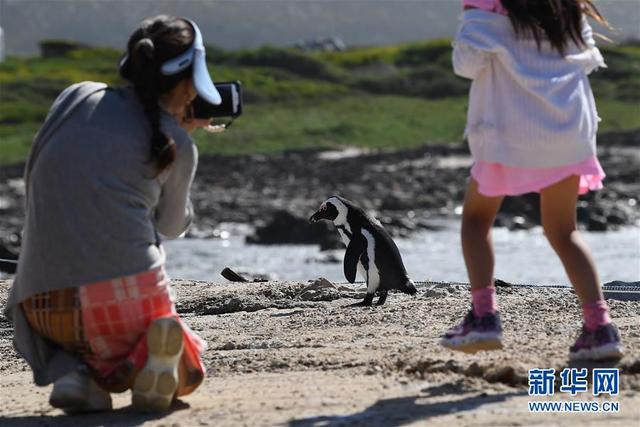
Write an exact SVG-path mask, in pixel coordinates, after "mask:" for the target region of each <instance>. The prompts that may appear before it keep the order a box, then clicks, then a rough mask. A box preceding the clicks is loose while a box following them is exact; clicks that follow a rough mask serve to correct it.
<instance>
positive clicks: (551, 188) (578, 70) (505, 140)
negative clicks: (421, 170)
mask: <svg viewBox="0 0 640 427" xmlns="http://www.w3.org/2000/svg"><path fill="white" fill-rule="evenodd" d="M463 3H464V8H465V12H464V14H463V17H462V23H461V26H460V28H459V30H458V33H457V35H456V39H455V43H454V52H453V68H454V71H455V73H456V74H458V75H460V76H462V77H466V78H469V79H471V80H473V84H472V86H471V90H470V94H469V111H468V117H467V129H466V134H467V137H468V140H469V146H470V149H471V153H472V156H473V159H474V161H475V162H474V164H473V167H472V168H471V180H470V183H469V185H468V188H467V193H466V196H465V201H464V212H463V216H462V231H461V234H462V249H463V254H464V259H465V263H466V266H467V271H468V274H469V281H470V282H471V298H472V310H471V311H470V312H469V313H468V314H467V315H466V317H465V318H464V320H463V321H462V323H461V324H460V325H459V326H457V327H455V328H453V329H451V330H450V331H448V332H447V333H446V334H445V335H444V336H443V338H442V341H441V343H442V345H443V346H445V347H447V348H450V349H453V350H460V351H464V352H469V353H474V352H476V351H479V350H491V349H498V348H502V342H501V339H502V328H501V324H500V315H499V313H498V311H497V306H496V297H495V293H496V290H495V287H494V283H493V266H494V256H493V246H492V242H491V227H492V224H493V221H494V219H495V216H496V213H497V212H498V209H499V208H500V204H501V202H502V199H503V197H504V196H507V195H518V194H523V193H528V192H539V193H540V211H541V218H542V226H543V228H544V232H545V234H546V236H547V239H548V240H549V243H550V244H551V246H552V247H553V249H554V250H555V252H556V253H557V254H558V256H559V257H560V260H561V261H562V263H563V265H564V268H565V270H566V272H567V275H568V276H569V280H570V281H571V284H572V285H573V288H574V289H575V291H576V294H577V295H578V298H579V299H580V302H581V304H582V311H583V315H584V324H583V328H582V332H581V334H580V336H579V338H578V339H577V341H576V343H575V344H574V345H573V346H572V347H571V348H570V351H569V357H570V358H571V359H594V360H597V359H608V358H620V357H622V352H623V349H622V346H621V344H620V338H619V336H618V333H617V331H616V329H615V328H614V326H613V325H612V324H611V319H610V318H609V313H608V307H607V303H606V302H605V300H604V297H603V294H602V290H601V289H600V286H599V279H598V275H597V273H596V269H595V266H594V263H593V260H592V258H591V255H590V254H589V251H588V249H587V248H586V246H585V244H584V243H583V241H582V239H581V238H580V235H579V233H578V231H577V229H576V212H575V210H576V202H577V197H578V194H584V193H586V192H588V191H589V190H597V189H600V188H602V182H601V181H602V179H603V178H604V176H605V175H604V172H603V171H602V168H601V167H600V164H599V162H598V159H597V157H596V148H595V141H596V131H597V123H598V121H599V118H598V115H597V112H596V108H595V102H594V99H593V94H592V92H591V87H590V85H589V81H588V78H587V75H588V74H589V73H590V72H591V71H593V70H594V69H596V68H597V67H605V64H604V61H603V59H602V56H601V55H600V52H599V51H598V49H597V48H596V47H595V42H594V40H593V37H592V31H591V27H590V26H589V24H588V23H587V21H586V18H585V16H589V17H591V18H594V19H595V20H596V21H598V22H599V23H601V24H603V25H605V26H607V25H608V24H607V23H606V21H605V19H604V18H603V17H602V15H600V13H599V12H598V10H597V9H596V8H595V6H593V4H592V3H591V1H590V0H549V1H531V0H502V2H500V1H499V0H465V1H464V2H463Z"/></svg>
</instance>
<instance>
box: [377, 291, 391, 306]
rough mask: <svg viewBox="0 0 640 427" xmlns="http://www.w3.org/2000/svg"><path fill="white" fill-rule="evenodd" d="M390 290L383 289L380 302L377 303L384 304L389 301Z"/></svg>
mask: <svg viewBox="0 0 640 427" xmlns="http://www.w3.org/2000/svg"><path fill="white" fill-rule="evenodd" d="M388 293H389V292H387V291H381V292H380V298H378V302H377V303H376V305H384V303H385V302H386V301H387V294H388Z"/></svg>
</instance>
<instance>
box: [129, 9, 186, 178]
mask: <svg viewBox="0 0 640 427" xmlns="http://www.w3.org/2000/svg"><path fill="white" fill-rule="evenodd" d="M192 41H193V30H192V29H191V26H190V25H189V24H188V23H187V22H186V21H183V20H182V19H179V18H174V17H169V16H164V15H163V16H158V17H155V18H151V19H148V20H145V21H144V22H142V24H141V26H140V28H139V29H138V30H136V31H135V32H134V33H133V34H132V36H131V38H130V39H129V44H128V49H127V51H128V53H127V55H128V56H127V59H126V60H125V61H124V63H122V64H121V67H120V74H121V75H122V77H123V78H125V79H127V80H128V81H130V82H131V83H132V84H133V89H134V91H135V93H136V95H137V96H138V99H139V100H140V103H141V104H142V107H143V110H144V113H145V115H146V117H147V119H148V120H149V124H150V127H151V150H150V154H151V161H152V162H153V163H154V164H155V166H156V169H157V172H158V173H160V172H162V171H163V170H164V169H166V168H167V167H168V166H169V165H171V163H173V161H174V160H175V158H176V146H175V143H174V141H173V140H172V139H171V138H169V137H168V136H167V135H166V134H165V133H164V132H163V131H162V128H161V122H160V117H161V110H160V104H159V100H160V97H161V96H162V95H163V94H165V93H167V92H169V91H170V90H171V89H173V88H174V87H175V86H176V85H177V84H178V83H179V82H180V81H181V80H183V79H184V78H186V77H188V76H190V75H191V68H190V67H189V68H187V69H186V70H184V71H182V72H180V73H178V74H176V75H172V76H165V75H163V74H162V73H161V71H160V67H161V66H162V63H163V62H165V61H167V60H168V59H171V58H173V57H175V56H177V55H179V54H180V53H182V52H184V51H185V50H187V49H188V48H189V46H190V45H191V43H192Z"/></svg>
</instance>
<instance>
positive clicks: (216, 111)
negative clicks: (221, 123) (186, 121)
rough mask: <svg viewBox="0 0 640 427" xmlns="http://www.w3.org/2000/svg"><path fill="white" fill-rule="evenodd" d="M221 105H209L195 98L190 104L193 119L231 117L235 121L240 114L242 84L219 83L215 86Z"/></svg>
mask: <svg viewBox="0 0 640 427" xmlns="http://www.w3.org/2000/svg"><path fill="white" fill-rule="evenodd" d="M215 86H216V89H217V90H218V93H220V98H222V103H220V105H213V104H209V103H208V102H207V101H205V100H204V99H202V98H201V97H200V96H197V97H196V99H194V100H193V102H192V103H191V107H192V109H193V117H194V118H196V119H212V118H216V117H231V118H233V119H235V118H236V117H238V116H239V115H240V114H242V84H241V83H240V82H239V81H234V82H220V83H216V84H215Z"/></svg>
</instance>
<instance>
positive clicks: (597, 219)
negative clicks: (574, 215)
mask: <svg viewBox="0 0 640 427" xmlns="http://www.w3.org/2000/svg"><path fill="white" fill-rule="evenodd" d="M607 228H608V226H607V218H606V217H604V216H600V215H593V216H590V217H589V220H588V221H587V230H589V231H607Z"/></svg>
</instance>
